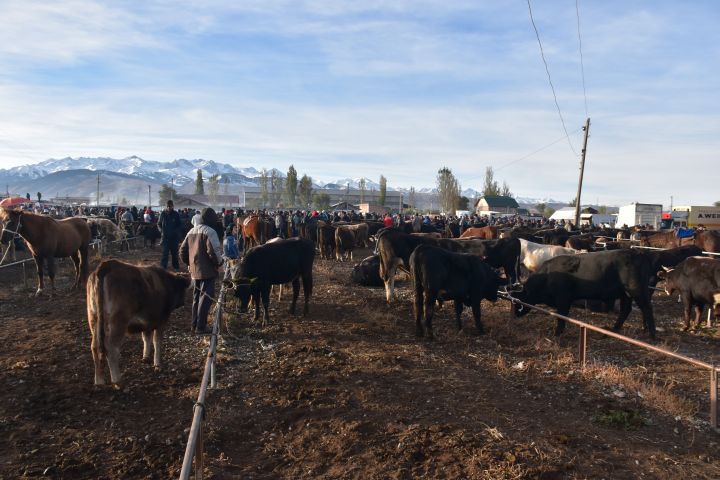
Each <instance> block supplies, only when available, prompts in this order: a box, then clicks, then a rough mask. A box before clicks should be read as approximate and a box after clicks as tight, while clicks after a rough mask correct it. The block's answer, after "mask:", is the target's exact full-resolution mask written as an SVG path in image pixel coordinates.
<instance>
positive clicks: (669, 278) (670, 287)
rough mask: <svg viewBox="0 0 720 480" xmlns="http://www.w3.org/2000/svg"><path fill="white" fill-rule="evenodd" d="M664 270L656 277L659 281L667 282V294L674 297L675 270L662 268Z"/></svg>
mask: <svg viewBox="0 0 720 480" xmlns="http://www.w3.org/2000/svg"><path fill="white" fill-rule="evenodd" d="M662 268H663V269H662V270H660V271H659V272H657V274H656V276H657V278H658V280H665V293H667V294H668V295H672V294H673V292H674V291H675V282H674V281H673V277H674V275H673V273H672V272H673V270H675V269H674V268H669V267H665V266H663V267H662Z"/></svg>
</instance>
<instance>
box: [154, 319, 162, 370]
mask: <svg viewBox="0 0 720 480" xmlns="http://www.w3.org/2000/svg"><path fill="white" fill-rule="evenodd" d="M161 344H162V330H161V329H159V328H156V329H155V330H153V350H154V351H153V365H154V366H155V369H156V370H157V369H159V368H160V346H161Z"/></svg>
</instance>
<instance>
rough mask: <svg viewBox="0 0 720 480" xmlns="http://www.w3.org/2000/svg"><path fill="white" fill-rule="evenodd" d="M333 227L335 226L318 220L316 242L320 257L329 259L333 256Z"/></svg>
mask: <svg viewBox="0 0 720 480" xmlns="http://www.w3.org/2000/svg"><path fill="white" fill-rule="evenodd" d="M335 229H336V227H334V226H332V225H328V224H326V223H325V222H318V227H317V243H318V250H320V258H327V259H330V258H332V257H333V252H335Z"/></svg>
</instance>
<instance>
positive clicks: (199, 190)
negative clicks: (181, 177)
mask: <svg viewBox="0 0 720 480" xmlns="http://www.w3.org/2000/svg"><path fill="white" fill-rule="evenodd" d="M204 194H205V184H204V183H203V176H202V170H200V169H199V168H198V171H197V175H196V176H195V195H204Z"/></svg>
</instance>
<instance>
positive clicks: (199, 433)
mask: <svg viewBox="0 0 720 480" xmlns="http://www.w3.org/2000/svg"><path fill="white" fill-rule="evenodd" d="M229 272H230V269H229V268H226V269H225V277H226V278H227V276H228V275H229ZM225 294H226V287H225V284H224V282H223V284H222V286H221V288H220V295H218V298H217V301H216V306H215V315H214V319H215V321H214V322H213V329H212V334H211V336H210V347H209V348H208V353H207V356H206V358H205V370H204V372H203V377H202V381H201V382H200V392H199V393H198V398H197V401H196V402H195V405H193V420H192V425H190V433H189V434H188V442H187V446H186V447H185V457H184V458H183V463H182V470H181V471H180V480H187V479H189V478H190V473H191V472H190V471H191V469H192V463H193V457H194V458H195V480H201V479H202V478H203V448H204V445H203V422H204V421H205V396H206V395H207V390H208V385H209V387H210V388H215V386H216V382H215V360H216V356H217V338H218V335H219V333H220V322H221V320H222V312H223V308H224V306H225ZM211 300H213V301H215V299H212V298H211Z"/></svg>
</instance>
